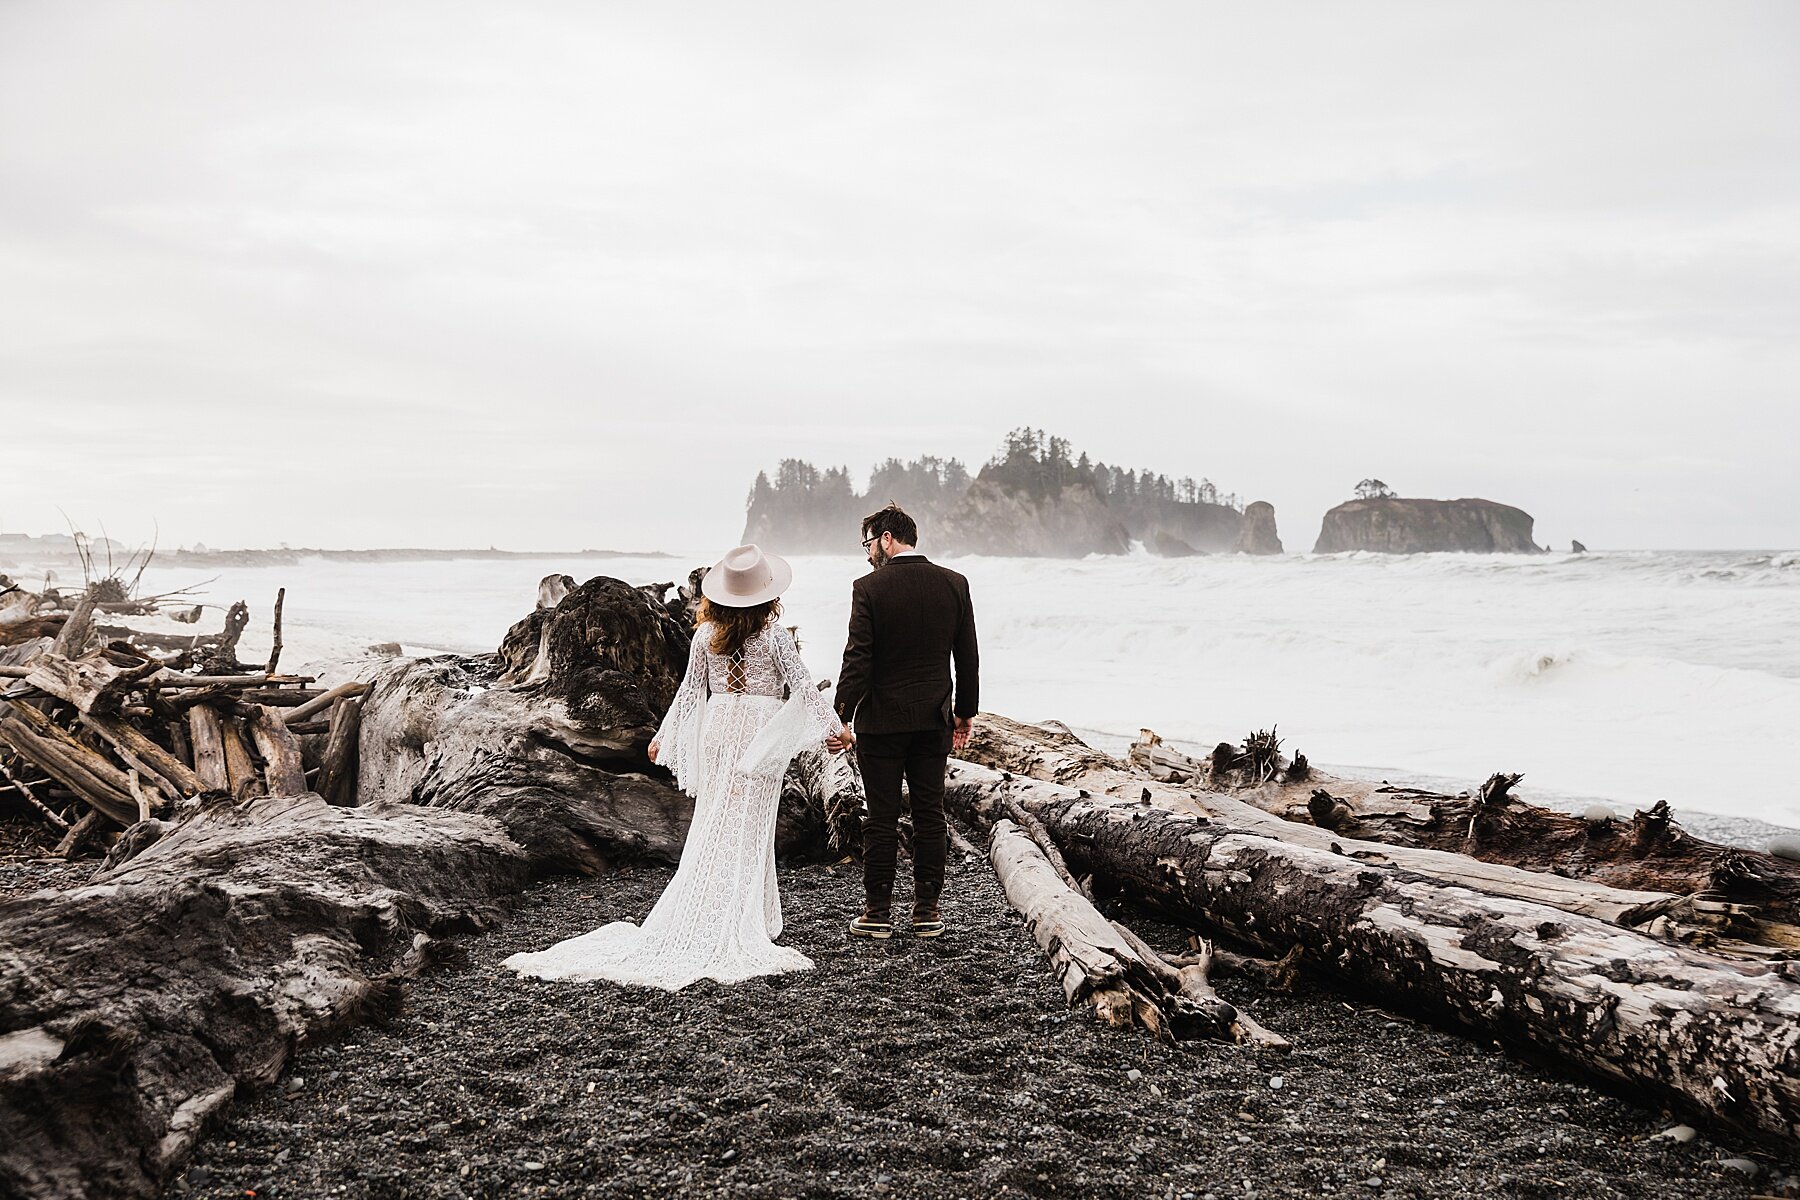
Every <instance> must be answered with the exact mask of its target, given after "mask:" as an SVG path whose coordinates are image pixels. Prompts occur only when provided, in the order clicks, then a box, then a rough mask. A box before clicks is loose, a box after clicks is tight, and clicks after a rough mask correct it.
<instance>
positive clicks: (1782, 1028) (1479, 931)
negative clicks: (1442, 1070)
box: [949, 717, 1800, 1145]
mask: <svg viewBox="0 0 1800 1200" xmlns="http://www.w3.org/2000/svg"><path fill="white" fill-rule="evenodd" d="M985 721H986V718H985V717H984V718H982V719H981V721H978V723H977V727H978V728H980V726H981V724H982V723H983V722H985ZM1023 742H1024V739H1015V744H1014V745H1013V747H1012V748H1013V750H1014V751H1021V750H1023V749H1024V745H1023ZM1089 753H1090V754H1092V753H1093V752H1089ZM1043 754H1044V756H1045V759H1046V761H1048V762H1052V763H1055V764H1056V766H1055V767H1051V768H1048V769H1047V771H1046V773H1055V772H1056V771H1057V770H1058V769H1060V770H1061V771H1063V772H1064V773H1069V774H1071V775H1073V776H1074V777H1075V778H1081V777H1084V776H1087V777H1089V781H1090V782H1098V779H1096V778H1093V777H1094V776H1095V775H1096V773H1097V772H1098V773H1099V779H1109V778H1111V776H1110V772H1113V771H1116V770H1117V768H1116V767H1106V766H1103V765H1099V764H1098V762H1097V760H1104V758H1105V756H1103V755H1095V756H1094V759H1093V760H1089V761H1090V765H1089V766H1088V767H1086V768H1085V769H1081V770H1075V769H1073V767H1074V763H1073V760H1074V759H1076V758H1079V757H1082V756H1080V755H1078V754H1076V753H1075V752H1074V750H1073V749H1072V748H1070V747H1068V746H1066V745H1063V746H1045V747H1043ZM1141 780H1142V777H1140V781H1141ZM1120 790H1122V789H1120ZM949 799H950V801H951V803H952V804H953V805H954V806H956V807H958V808H959V809H961V810H962V811H964V812H968V813H973V814H977V815H982V814H986V815H988V816H990V817H995V816H998V815H999V814H1003V813H1004V812H1006V811H1007V810H1008V808H1009V807H1010V806H1012V805H1017V806H1019V807H1021V808H1023V809H1025V810H1026V811H1028V812H1030V813H1032V814H1033V815H1034V816H1035V817H1037V818H1038V819H1039V820H1040V821H1042V823H1043V824H1044V826H1045V827H1046V828H1047V829H1048V830H1049V831H1050V833H1051V834H1052V836H1054V837H1055V839H1056V841H1057V843H1058V844H1059V845H1060V846H1061V847H1062V849H1063V852H1064V853H1065V854H1066V855H1067V857H1068V859H1069V862H1070V865H1071V867H1072V868H1074V869H1075V870H1078V871H1085V872H1089V873H1091V874H1093V875H1094V876H1095V877H1096V878H1097V879H1104V880H1105V881H1106V882H1107V884H1108V885H1109V886H1111V887H1114V888H1117V889H1119V890H1121V891H1122V892H1124V893H1125V894H1127V895H1129V896H1130V897H1131V898H1132V899H1134V900H1135V901H1138V902H1140V903H1143V904H1147V905H1149V906H1152V907H1154V908H1156V909H1159V910H1161V911H1163V912H1165V913H1167V914H1168V915H1169V916H1170V917H1171V918H1173V919H1175V920H1178V921H1181V922H1183V923H1185V924H1187V925H1188V926H1189V927H1191V928H1195V929H1203V930H1211V931H1216V932H1218V933H1220V934H1222V935H1224V936H1226V937H1229V938H1230V939H1232V940H1233V941H1235V942H1238V943H1240V944H1243V945H1247V946H1250V947H1252V948H1254V949H1256V950H1258V951H1260V952H1263V953H1266V954H1270V955H1275V956H1280V955H1285V954H1287V953H1289V952H1294V951H1297V953H1298V955H1299V957H1300V959H1301V961H1303V962H1304V963H1305V965H1306V967H1307V968H1308V969H1309V970H1310V971H1313V972H1315V973H1317V974H1318V975H1319V976H1321V977H1322V978H1325V979H1328V980H1332V981H1335V982H1337V983H1338V984H1340V985H1342V986H1347V987H1349V988H1351V989H1353V990H1356V991H1359V992H1362V993H1364V994H1372V995H1376V996H1379V997H1380V998H1381V1000H1382V1002H1383V1003H1384V1004H1388V1005H1393V1006H1398V1007H1401V1008H1405V1009H1408V1010H1412V1011H1416V1012H1420V1013H1423V1014H1426V1015H1428V1016H1430V1017H1432V1018H1434V1019H1437V1020H1440V1021H1444V1022H1447V1023H1450V1024H1453V1025H1456V1026H1459V1027H1462V1028H1465V1029H1471V1030H1474V1031H1477V1032H1479V1033H1481V1034H1483V1035H1485V1036H1491V1037H1495V1038H1499V1039H1503V1040H1507V1041H1511V1042H1514V1043H1519V1044H1526V1045H1530V1046H1534V1047H1537V1048H1539V1049H1542V1050H1547V1051H1550V1052H1552V1053H1553V1054H1555V1055H1556V1056H1558V1057H1559V1058H1560V1059H1562V1060H1564V1061H1566V1062H1568V1063H1569V1064H1570V1065H1571V1066H1574V1067H1577V1068H1581V1069H1585V1070H1587V1071H1591V1072H1593V1073H1594V1074H1596V1075H1599V1076H1603V1077H1607V1078H1611V1079H1613V1080H1616V1081H1620V1082H1623V1083H1626V1084H1629V1085H1630V1086H1632V1087H1633V1088H1636V1089H1641V1090H1642V1091H1644V1092H1646V1093H1648V1094H1653V1095H1656V1096H1659V1097H1661V1098H1663V1099H1665V1100H1667V1101H1668V1102H1670V1103H1672V1104H1676V1105H1678V1106H1680V1107H1682V1108H1685V1109H1688V1110H1691V1111H1697V1112H1700V1113H1703V1114H1706V1115H1707V1116H1710V1117H1712V1118H1715V1119H1718V1120H1721V1121H1723V1122H1725V1123H1728V1124H1731V1125H1734V1126H1737V1127H1739V1128H1742V1129H1745V1130H1749V1131H1752V1132H1755V1133H1757V1134H1760V1135H1763V1136H1766V1137H1771V1138H1775V1139H1779V1140H1781V1141H1783V1142H1785V1143H1787V1144H1789V1145H1791V1144H1792V1143H1793V1142H1795V1141H1797V1140H1800V983H1797V981H1796V975H1797V972H1796V968H1795V965H1794V964H1793V963H1791V962H1781V963H1769V962H1757V961H1745V960H1743V959H1739V958H1732V957H1725V956H1722V955H1718V954H1711V953H1706V952H1703V951H1700V950H1696V949H1693V948H1690V947H1687V946H1683V945H1679V944H1675V943H1672V942H1671V941H1668V940H1666V939H1663V938H1658V937H1655V936H1652V935H1650V934H1649V933H1644V932H1638V931H1635V930H1631V929H1627V928H1622V927H1621V926H1620V925H1618V924H1615V923H1612V922H1609V921H1606V920H1601V919H1596V918H1595V917H1590V916H1584V915H1580V914H1578V913H1576V912H1572V911H1569V910H1568V909H1567V908H1559V907H1553V906H1552V905H1550V904H1546V903H1543V902H1542V901H1538V900H1532V899H1525V898H1519V897H1515V896H1512V895H1501V894H1497V893H1495V892H1492V891H1488V890H1485V889H1483V888H1482V886H1481V885H1479V884H1471V883H1468V882H1453V881H1450V880H1447V879H1445V878H1443V877H1442V875H1441V874H1440V875H1438V876H1435V877H1434V876H1430V875H1426V874H1423V873H1421V872H1419V871H1416V870H1412V869H1409V868H1406V867H1403V866H1401V865H1399V864H1396V863H1394V862H1393V861H1391V860H1388V859H1385V858H1384V859H1379V860H1370V859H1364V858H1359V857H1356V856H1354V855H1353V854H1351V853H1348V852H1345V849H1344V847H1342V846H1340V847H1338V848H1337V849H1336V850H1334V849H1333V848H1331V847H1330V846H1329V845H1326V846H1315V845H1308V844H1304V843H1303V842H1302V841H1300V840H1296V839H1292V838H1287V837H1284V836H1282V835H1283V832H1284V830H1283V828H1282V827H1283V826H1286V827H1287V829H1288V830H1294V829H1310V828H1311V827H1310V826H1293V825H1291V824H1289V823H1286V822H1280V821H1274V822H1271V821H1270V819H1269V817H1268V814H1266V813H1264V812H1263V811H1262V810H1261V809H1256V808H1254V807H1252V806H1249V805H1241V804H1239V802H1235V801H1233V802H1232V803H1230V804H1218V803H1216V798H1214V797H1210V796H1207V797H1202V799H1203V800H1205V802H1207V803H1208V804H1214V805H1216V810H1215V811H1212V812H1202V811H1200V809H1199V807H1198V805H1197V804H1193V803H1190V804H1189V805H1188V806H1187V807H1186V808H1185V809H1183V808H1181V807H1179V806H1175V805H1171V804H1169V803H1167V802H1164V803H1156V802H1154V800H1155V798H1154V797H1153V796H1152V795H1151V794H1150V793H1149V790H1148V788H1147V787H1143V786H1140V787H1139V788H1138V789H1137V791H1136V792H1135V793H1134V794H1129V795H1124V796H1121V795H1108V794H1105V792H1103V791H1100V790H1098V789H1089V788H1086V787H1082V786H1079V785H1073V786H1072V785H1071V784H1069V783H1055V782H1048V781H1044V780H1038V779H1031V778H1021V777H1019V776H1017V775H1013V774H1010V773H1009V772H1005V771H996V770H993V769H991V768H988V767H982V766H977V765H974V764H970V763H954V764H952V771H951V783H950V789H949ZM1227 799H1229V798H1227ZM1233 805H1237V807H1233ZM1245 810H1248V811H1247V812H1246V811H1245ZM1252 814H1254V816H1252Z"/></svg>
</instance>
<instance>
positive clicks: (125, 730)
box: [0, 580, 367, 857]
mask: <svg viewBox="0 0 1800 1200" xmlns="http://www.w3.org/2000/svg"><path fill="white" fill-rule="evenodd" d="M111 582H116V581H111V580H106V581H101V582H99V583H96V584H93V585H90V586H89V588H88V589H87V590H86V591H85V592H84V593H83V594H82V595H81V596H80V597H79V598H78V599H77V600H75V602H74V603H73V604H72V605H70V606H69V607H67V608H66V609H63V608H61V607H60V606H59V605H58V604H57V603H56V600H57V598H56V597H55V596H54V594H52V595H51V596H48V597H45V596H36V597H30V602H29V603H28V604H26V603H21V602H19V600H18V599H17V595H16V592H15V595H14V597H13V603H12V604H11V605H9V606H8V607H9V615H10V616H11V617H12V618H13V619H11V620H9V621H5V622H0V802H3V799H4V798H10V799H12V800H14V801H15V802H17V803H18V804H21V805H23V806H24V807H25V808H26V809H27V810H28V811H31V812H35V813H36V814H37V815H38V816H40V817H41V818H42V819H43V820H44V821H46V822H48V823H49V824H50V825H51V826H53V827H55V828H56V829H57V830H58V831H60V833H61V841H60V842H59V844H58V845H57V852H58V853H61V854H64V855H66V856H69V857H73V856H75V855H76V854H78V853H80V852H81V851H82V850H83V849H85V848H90V847H91V848H104V847H105V846H106V845H109V844H110V842H111V841H112V840H113V838H114V837H115V836H116V835H117V834H118V833H119V832H121V831H122V830H124V829H126V828H128V827H130V826H132V825H135V824H137V823H138V822H140V821H145V820H149V819H150V818H152V817H157V818H167V817H170V816H172V815H174V814H175V813H176V812H177V811H178V810H180V809H181V808H182V807H183V806H184V805H190V804H192V803H194V802H195V801H196V799H197V798H198V797H199V796H200V795H201V794H203V793H206V792H224V793H228V794H229V795H231V796H232V797H233V798H234V799H237V800H239V801H243V800H248V799H251V798H254V797H257V796H294V795H298V794H300V793H302V792H306V791H316V792H318V793H320V794H321V795H323V796H325V797H326V798H327V799H328V800H330V801H332V802H333V803H338V804H351V803H354V802H355V796H356V767H357V753H356V743H357V726H358V720H359V716H360V704H361V701H360V696H361V694H362V693H363V692H364V691H366V690H367V689H366V687H365V686H364V685H362V684H356V683H353V684H347V685H344V686H341V687H337V688H333V689H329V690H327V689H321V688H316V687H312V686H309V685H311V684H312V683H313V682H314V680H313V678H312V677H310V676H304V675H283V674H279V673H278V670H277V668H278V666H279V660H280V656H281V607H282V603H283V600H284V599H285V592H284V593H282V594H278V596H277V598H276V602H275V617H274V639H273V649H272V652H271V654H270V656H269V659H268V661H267V663H265V664H258V665H249V664H245V663H241V662H239V661H238V659H237V646H238V641H239V639H240V637H241V636H242V634H243V632H244V630H245V628H246V627H247V626H248V625H249V622H250V610H249V606H248V605H247V604H245V603H244V602H243V601H238V602H237V603H235V604H233V605H232V606H231V607H230V609H229V610H227V612H226V614H225V625H224V629H223V630H221V631H220V632H218V633H214V634H196V635H194V636H191V637H183V636H177V635H170V634H158V633H153V632H147V631H143V630H138V629H133V628H131V627H129V626H126V625H121V624H115V623H110V622H109V621H108V618H109V617H110V618H113V619H114V620H116V619H117V618H118V617H119V616H120V615H140V616H141V615H150V614H158V615H173V616H175V617H177V618H178V619H183V620H185V619H187V616H188V614H189V613H193V614H194V615H195V618H196V619H197V615H198V612H199V610H198V609H188V608H183V609H181V610H179V611H177V612H175V613H173V614H170V613H167V612H166V611H163V612H161V613H159V602H164V601H166V599H167V598H165V597H155V598H151V599H148V600H132V599H129V598H117V599H108V598H105V597H108V596H110V595H113V593H114V591H115V590H116V589H109V588H108V587H107V586H106V584H108V583H111ZM163 607H164V608H165V609H166V604H164V605H163Z"/></svg>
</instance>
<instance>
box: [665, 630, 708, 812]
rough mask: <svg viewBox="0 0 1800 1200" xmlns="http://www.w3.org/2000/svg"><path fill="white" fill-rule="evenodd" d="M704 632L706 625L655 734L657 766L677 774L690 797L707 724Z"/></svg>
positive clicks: (696, 782)
mask: <svg viewBox="0 0 1800 1200" xmlns="http://www.w3.org/2000/svg"><path fill="white" fill-rule="evenodd" d="M705 630H706V626H704V625H702V626H700V628H698V629H696V630H694V642H693V646H692V648H691V649H690V650H689V651H688V668H687V674H686V675H685V676H683V677H682V680H681V687H680V688H678V689H677V690H676V692H675V700H674V703H672V704H670V705H669V711H668V712H667V713H666V714H665V715H664V716H663V720H662V725H661V726H660V727H659V728H658V729H657V731H656V740H657V742H658V747H657V755H656V757H657V763H658V765H660V766H664V767H667V768H668V769H669V770H670V771H672V772H674V774H675V782H676V783H677V784H679V785H680V786H681V789H682V790H683V791H684V792H686V793H688V794H689V795H690V796H692V795H695V794H696V789H697V788H698V787H699V786H700V742H701V738H702V736H703V734H704V726H705V723H706V641H707V634H706V632H705Z"/></svg>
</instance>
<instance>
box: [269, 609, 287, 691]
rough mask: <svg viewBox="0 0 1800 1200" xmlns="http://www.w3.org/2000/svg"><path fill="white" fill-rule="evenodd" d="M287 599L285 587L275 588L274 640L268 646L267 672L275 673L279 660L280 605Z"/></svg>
mask: <svg viewBox="0 0 1800 1200" xmlns="http://www.w3.org/2000/svg"><path fill="white" fill-rule="evenodd" d="M286 601H287V589H286V588H277V589H276V591H275V632H274V641H273V643H272V644H271V645H270V648H269V665H268V666H267V667H266V668H264V669H265V670H266V671H268V673H269V674H271V675H273V674H274V673H275V667H276V664H278V663H279V662H281V606H282V605H283V604H284V603H286Z"/></svg>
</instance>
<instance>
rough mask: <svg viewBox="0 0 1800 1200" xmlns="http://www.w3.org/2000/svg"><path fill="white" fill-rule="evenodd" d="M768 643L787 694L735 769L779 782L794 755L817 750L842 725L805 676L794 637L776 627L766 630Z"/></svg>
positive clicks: (828, 703)
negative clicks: (785, 699) (826, 736)
mask: <svg viewBox="0 0 1800 1200" xmlns="http://www.w3.org/2000/svg"><path fill="white" fill-rule="evenodd" d="M768 642H769V651H770V654H771V655H772V657H773V658H774V659H775V667H776V670H777V671H779V672H780V674H781V678H782V679H783V680H784V681H786V683H787V685H788V691H789V692H790V693H791V694H790V695H789V696H788V700H787V703H786V704H783V705H782V706H781V711H780V712H778V713H776V714H775V716H774V717H773V718H771V719H770V721H769V723H768V724H767V725H764V726H763V727H762V730H761V731H760V732H758V733H757V735H756V737H755V739H754V740H753V741H752V742H751V743H750V745H749V746H748V747H747V748H746V749H745V750H744V753H743V756H742V757H741V758H739V759H738V768H739V769H740V770H742V771H745V772H747V773H749V774H751V775H757V776H763V777H766V778H771V779H780V778H781V777H782V776H783V775H785V774H786V773H787V769H788V764H789V763H790V762H792V761H793V759H794V756H795V755H796V754H799V753H801V752H802V751H805V750H817V749H818V748H819V743H820V742H821V741H822V740H824V738H825V735H826V734H828V733H836V732H837V731H838V730H840V729H842V728H843V727H844V724H843V722H842V721H839V720H838V718H837V713H835V712H833V711H832V707H831V702H830V701H829V700H827V699H826V698H825V695H824V693H823V692H821V691H819V689H818V688H816V687H814V686H813V681H812V680H811V679H810V678H808V677H807V673H806V663H805V662H803V661H802V660H801V658H800V647H798V646H796V645H794V635H793V634H791V633H789V632H788V631H787V630H785V629H783V628H781V627H779V626H777V627H776V628H774V629H772V630H770V631H769V634H768Z"/></svg>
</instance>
